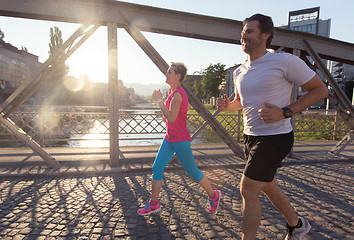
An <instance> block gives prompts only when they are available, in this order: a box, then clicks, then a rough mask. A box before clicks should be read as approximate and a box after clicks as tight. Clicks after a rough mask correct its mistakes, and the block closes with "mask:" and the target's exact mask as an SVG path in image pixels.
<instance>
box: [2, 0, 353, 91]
mask: <svg viewBox="0 0 354 240" xmlns="http://www.w3.org/2000/svg"><path fill="white" fill-rule="evenodd" d="M123 2H131V3H136V4H141V5H148V6H154V7H160V8H166V9H172V10H178V11H183V12H190V13H196V14H202V15H208V16H214V17H222V18H228V19H234V20H238V21H242V20H243V19H245V18H246V17H249V16H251V15H253V14H255V13H262V14H265V15H269V16H271V17H272V18H273V21H274V25H275V26H276V27H278V26H280V25H285V24H287V15H288V12H289V11H294V10H300V9H305V8H312V7H320V19H323V20H326V19H331V35H330V37H331V38H334V39H338V40H341V41H345V42H349V43H353V42H354V31H353V26H352V24H353V23H354V14H353V9H354V1H352V0H336V1H331V0H311V1H309V0H296V1H294V0H291V1H286V0H248V1H239V0H179V1H172V0H131V1H128V0H127V1H123ZM54 26H58V27H59V29H60V30H61V31H62V33H63V39H64V41H65V40H66V39H68V38H69V37H70V36H71V35H72V34H73V33H74V32H75V31H76V30H77V29H78V27H79V26H80V25H79V24H72V23H61V22H50V21H39V20H30V19H21V18H10V17H1V16H0V29H1V30H2V31H3V32H4V33H5V38H4V40H5V41H6V42H8V43H11V44H12V45H14V46H15V47H17V48H21V47H22V46H25V47H27V48H28V51H29V52H30V53H32V54H34V55H37V56H39V61H40V62H44V61H46V59H47V58H48V56H49V54H48V50H49V45H48V44H49V40H50V37H49V36H50V34H49V32H50V28H51V27H54ZM143 34H144V36H145V37H146V38H147V39H148V41H149V42H150V43H151V44H152V45H153V46H154V48H155V49H156V50H157V51H158V52H159V53H160V55H161V56H162V57H163V58H164V59H165V60H166V61H167V62H168V63H170V62H172V61H173V62H184V63H185V64H186V65H187V67H188V74H194V73H196V72H200V71H202V70H203V69H206V68H207V67H208V66H209V65H210V64H216V63H222V64H225V66H226V68H228V67H231V66H233V65H235V64H239V63H242V62H243V61H244V60H245V59H246V55H245V54H244V53H243V52H242V49H241V47H240V45H236V44H226V43H216V42H211V41H205V40H197V39H189V38H184V37H175V36H168V35H162V34H155V33H145V32H144V33H143ZM107 62H108V57H107V32H106V27H100V28H99V29H98V30H97V31H96V32H95V33H94V35H92V36H91V37H90V38H89V39H88V40H87V41H86V42H85V43H84V44H83V45H82V46H81V47H80V48H79V49H78V50H77V51H76V52H75V53H74V54H73V55H72V56H71V57H70V58H69V59H68V60H67V61H66V64H67V65H68V66H69V68H70V72H69V74H70V75H73V76H76V77H79V76H80V75H82V74H85V75H88V77H89V78H90V79H91V80H92V81H94V82H108V67H107ZM118 79H120V80H122V81H123V83H143V84H151V83H163V82H164V81H165V77H164V75H163V74H162V73H161V72H160V71H159V69H158V68H157V67H156V66H155V65H154V64H153V63H152V61H151V60H150V59H149V58H148V57H147V56H146V55H145V53H143V51H142V50H141V49H140V47H139V46H138V45H137V44H136V43H135V42H134V40H133V39H132V38H131V37H130V36H129V35H128V34H127V33H126V32H125V30H123V29H118Z"/></svg>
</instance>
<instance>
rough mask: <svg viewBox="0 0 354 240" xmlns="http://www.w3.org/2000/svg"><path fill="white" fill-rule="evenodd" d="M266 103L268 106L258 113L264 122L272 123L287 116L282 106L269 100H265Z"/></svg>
mask: <svg viewBox="0 0 354 240" xmlns="http://www.w3.org/2000/svg"><path fill="white" fill-rule="evenodd" d="M264 105H265V106H266V107H265V108H262V109H259V110H258V115H259V117H260V118H261V119H262V121H263V122H265V123H272V122H277V121H280V120H282V119H284V118H285V117H284V115H283V109H281V108H280V107H278V106H276V105H274V104H270V103H267V102H265V103H264Z"/></svg>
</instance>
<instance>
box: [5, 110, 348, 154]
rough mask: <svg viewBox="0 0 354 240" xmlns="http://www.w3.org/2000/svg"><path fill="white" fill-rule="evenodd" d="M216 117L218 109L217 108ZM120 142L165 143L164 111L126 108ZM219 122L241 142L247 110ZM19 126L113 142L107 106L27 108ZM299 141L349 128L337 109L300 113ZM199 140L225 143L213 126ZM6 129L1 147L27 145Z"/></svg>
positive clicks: (62, 138)
mask: <svg viewBox="0 0 354 240" xmlns="http://www.w3.org/2000/svg"><path fill="white" fill-rule="evenodd" d="M211 111H212V113H213V112H214V111H215V110H211ZM119 117H120V121H119V139H120V141H122V142H126V144H125V145H131V146H134V144H137V145H139V144H138V142H139V141H144V142H145V143H146V144H151V142H152V141H154V140H161V139H162V138H163V137H164V135H165V131H166V127H165V123H164V120H163V117H162V114H161V111H160V110H159V109H157V108H130V109H121V110H120V113H119ZM215 117H216V119H217V120H218V121H219V122H220V123H221V124H222V125H223V126H224V127H225V128H226V130H227V131H228V132H229V133H230V135H231V136H233V137H234V138H235V139H236V141H237V142H241V141H242V140H243V139H242V136H243V134H242V132H243V123H242V112H240V111H238V112H220V113H219V114H218V115H216V116H215ZM11 119H12V121H14V122H15V123H16V124H17V125H18V126H19V127H21V128H22V129H23V130H24V131H25V132H26V133H27V134H28V135H30V136H31V137H32V138H33V139H34V140H36V141H37V142H38V143H39V144H41V145H42V146H66V145H68V144H69V145H70V143H72V142H76V143H77V144H76V146H79V145H80V144H79V142H81V141H89V140H95V141H106V142H108V139H109V120H108V108H107V107H81V106H65V107H64V106H55V107H54V106H53V107H40V106H25V107H22V108H20V109H19V110H18V111H17V112H15V113H14V114H13V115H12V116H11ZM203 123H204V119H203V118H202V117H201V116H199V115H198V114H197V113H195V111H190V112H189V113H188V117H187V127H188V129H189V131H190V133H191V135H193V134H194V133H195V132H196V131H197V130H198V129H199V128H200V127H201V126H202V125H203ZM294 129H295V131H294V132H295V140H307V141H308V140H339V139H341V138H342V137H343V136H344V135H345V134H346V133H347V132H348V131H349V129H348V128H347V127H346V126H345V124H344V123H343V121H342V120H341V119H340V118H339V117H338V116H337V115H336V113H335V112H334V111H332V112H326V111H320V110H318V111H313V112H303V113H302V114H298V115H296V120H295V128H294ZM195 139H196V140H193V141H197V142H219V141H221V140H220V139H219V137H218V136H217V134H215V133H214V132H213V131H212V129H211V128H210V127H209V126H207V127H205V128H204V129H203V130H202V131H201V132H200V134H199V135H198V136H197V137H196V138H195ZM21 144H22V143H21V142H20V141H19V140H18V139H16V138H15V137H14V136H13V135H12V134H11V133H10V132H8V131H7V129H6V128H5V127H4V126H1V125H0V146H2V147H4V146H21Z"/></svg>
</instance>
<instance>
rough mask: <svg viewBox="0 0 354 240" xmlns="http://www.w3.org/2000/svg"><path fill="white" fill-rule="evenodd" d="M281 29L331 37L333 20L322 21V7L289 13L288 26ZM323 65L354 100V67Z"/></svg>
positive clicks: (340, 64) (327, 62)
mask: <svg viewBox="0 0 354 240" xmlns="http://www.w3.org/2000/svg"><path fill="white" fill-rule="evenodd" d="M281 27H286V28H288V29H292V30H296V31H302V32H308V33H312V34H316V35H320V36H323V37H330V30H331V19H327V20H322V19H320V7H314V8H307V9H302V10H296V11H291V12H289V13H288V24H287V25H286V26H281ZM323 63H324V64H325V65H326V66H327V68H328V70H329V71H330V72H331V73H332V75H333V76H334V79H335V80H336V82H337V83H338V84H339V86H340V87H341V88H342V89H343V91H344V92H345V93H346V95H347V96H348V98H349V99H352V95H353V76H354V74H353V72H354V66H352V65H348V64H342V63H338V62H332V61H327V60H323ZM317 74H318V75H319V76H320V77H321V78H322V79H323V81H326V79H325V77H324V76H323V74H322V73H321V72H320V71H317ZM303 94H304V91H303V90H302V89H301V88H300V90H299V95H300V96H301V95H303ZM320 105H323V104H320Z"/></svg>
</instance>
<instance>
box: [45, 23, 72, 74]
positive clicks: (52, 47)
mask: <svg viewBox="0 0 354 240" xmlns="http://www.w3.org/2000/svg"><path fill="white" fill-rule="evenodd" d="M62 45H63V35H62V33H61V30H60V29H59V28H58V27H57V26H55V27H54V28H50V42H49V51H48V53H49V56H52V55H53V54H54V53H55V51H56V50H57V49H58V48H59V47H61V46H62ZM56 64H59V66H58V68H57V69H58V71H57V72H59V73H62V74H66V73H67V72H68V71H69V67H68V66H66V65H65V62H63V61H61V60H60V59H58V60H57V61H56Z"/></svg>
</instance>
